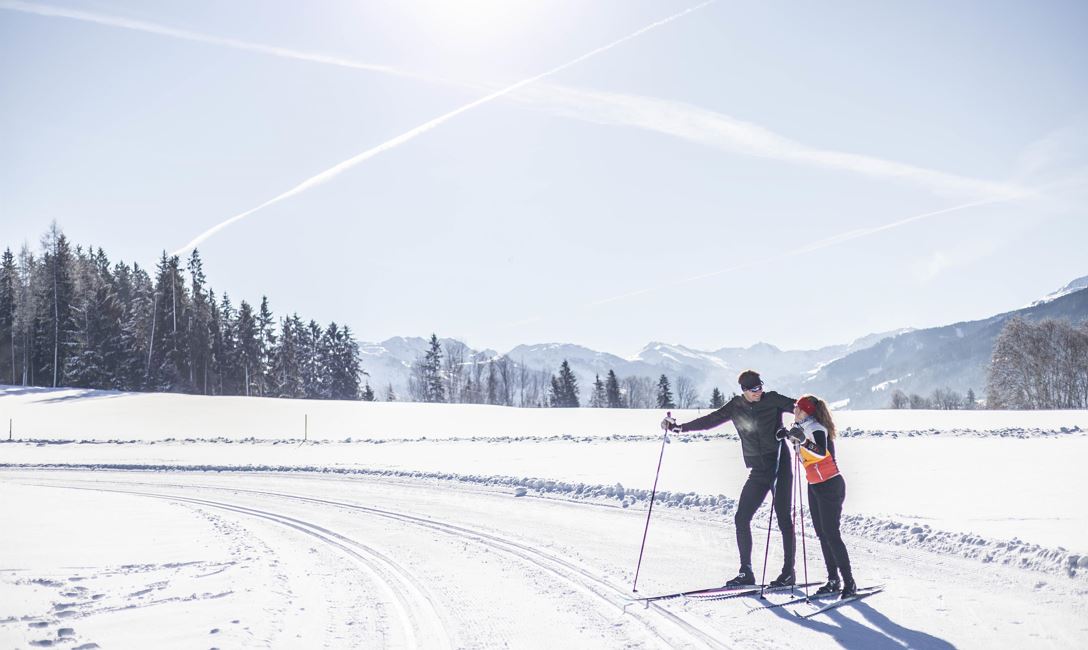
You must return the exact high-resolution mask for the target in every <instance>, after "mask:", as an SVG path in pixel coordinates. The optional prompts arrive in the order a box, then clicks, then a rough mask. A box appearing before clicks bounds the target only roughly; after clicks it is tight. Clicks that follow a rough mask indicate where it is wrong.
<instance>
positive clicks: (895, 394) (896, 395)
mask: <svg viewBox="0 0 1088 650" xmlns="http://www.w3.org/2000/svg"><path fill="white" fill-rule="evenodd" d="M889 406H890V407H891V408H893V409H908V408H910V398H909V397H907V394H906V393H904V392H903V391H901V390H899V389H898V388H896V389H895V390H893V391H892V401H891V403H890V404H889Z"/></svg>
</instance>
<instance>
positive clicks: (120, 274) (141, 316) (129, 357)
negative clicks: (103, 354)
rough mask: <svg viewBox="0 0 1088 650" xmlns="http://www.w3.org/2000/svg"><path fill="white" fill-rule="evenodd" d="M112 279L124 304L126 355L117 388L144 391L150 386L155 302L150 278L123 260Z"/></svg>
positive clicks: (123, 349)
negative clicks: (149, 375)
mask: <svg viewBox="0 0 1088 650" xmlns="http://www.w3.org/2000/svg"><path fill="white" fill-rule="evenodd" d="M113 278H114V283H115V286H116V290H117V296H118V301H119V302H120V303H121V349H122V351H123V356H122V358H121V361H120V369H119V371H118V384H119V386H118V388H122V389H124V390H144V389H146V388H148V385H147V378H148V374H149V361H150V351H151V324H152V308H153V303H154V289H153V288H152V286H151V278H150V276H148V275H147V272H146V271H144V270H143V269H142V268H140V265H139V264H133V265H132V268H131V269H129V267H128V266H126V265H125V264H124V263H118V264H117V266H115V267H114V272H113Z"/></svg>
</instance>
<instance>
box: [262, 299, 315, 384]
mask: <svg viewBox="0 0 1088 650" xmlns="http://www.w3.org/2000/svg"><path fill="white" fill-rule="evenodd" d="M302 327H303V326H302V321H301V320H299V317H298V314H295V315H294V316H292V317H290V318H284V319H283V322H282V323H280V336H279V345H278V346H276V350H275V353H274V354H273V355H272V371H271V377H270V381H271V384H272V394H273V395H275V396H276V397H303V396H305V394H306V393H305V391H304V390H303V386H302V376H301V373H300V371H299V355H300V349H299V348H300V345H299V344H300V342H299V332H300V331H301V330H302Z"/></svg>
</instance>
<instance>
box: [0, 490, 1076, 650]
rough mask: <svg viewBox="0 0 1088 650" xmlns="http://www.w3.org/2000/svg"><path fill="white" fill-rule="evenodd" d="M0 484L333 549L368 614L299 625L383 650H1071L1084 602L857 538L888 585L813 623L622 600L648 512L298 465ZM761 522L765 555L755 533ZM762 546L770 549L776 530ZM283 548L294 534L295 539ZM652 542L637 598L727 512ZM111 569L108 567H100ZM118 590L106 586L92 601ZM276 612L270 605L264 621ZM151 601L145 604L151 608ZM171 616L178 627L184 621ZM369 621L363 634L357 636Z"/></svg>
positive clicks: (696, 577)
mask: <svg viewBox="0 0 1088 650" xmlns="http://www.w3.org/2000/svg"><path fill="white" fill-rule="evenodd" d="M0 484H2V485H3V487H4V488H9V491H10V489H12V488H19V489H25V490H39V491H48V492H49V493H51V494H79V495H83V498H88V499H92V500H95V501H92V503H98V501H101V502H102V504H103V505H102V507H103V508H107V509H108V508H109V507H110V506H109V505H108V498H109V497H110V496H117V497H125V498H130V499H138V500H141V502H147V503H161V504H165V505H168V506H169V507H171V508H174V509H179V508H180V509H184V510H185V511H186V512H188V513H189V514H191V515H201V516H205V515H207V516H210V513H215V515H217V516H221V517H228V518H230V519H231V520H232V521H233V524H232V525H236V526H239V527H241V528H244V529H247V530H249V529H250V528H251V527H252V526H254V525H256V522H260V525H264V526H271V527H274V528H276V529H279V530H281V531H283V532H282V536H283V537H282V538H274V539H272V540H270V541H268V544H266V545H267V546H271V547H272V549H273V551H276V550H277V549H278V548H283V549H287V550H290V552H291V555H292V556H293V557H295V558H296V559H297V561H299V562H302V561H305V560H306V557H305V556H306V555H307V554H312V553H314V548H313V546H314V545H315V544H316V545H317V547H319V549H325V551H324V552H326V553H329V554H335V555H339V556H340V557H341V559H342V562H343V568H342V570H340V571H341V575H340V576H339V577H340V579H342V580H343V581H345V582H347V583H349V584H354V585H358V586H359V590H360V591H361V592H362V593H361V594H355V596H354V597H356V599H358V598H361V597H365V598H366V599H368V601H367V602H369V603H370V604H371V605H372V607H371V609H372V610H373V612H374V616H372V617H371V620H370V621H369V622H367V621H364V620H363V617H362V615H363V614H365V612H361V610H358V608H357V605H356V606H355V609H354V610H352V608H351V607H348V606H347V605H346V603H347V600H345V607H344V609H345V610H350V611H348V612H347V613H340V614H336V615H335V616H339V618H335V616H333V614H330V615H329V616H330V617H332V618H333V619H335V620H330V622H329V623H328V624H327V625H326V626H325V627H326V628H327V629H325V628H323V629H322V630H321V634H319V635H318V636H316V637H315V636H313V635H312V634H311V635H310V636H309V637H305V638H304V640H305V641H306V643H307V646H309V647H347V646H346V645H345V637H344V636H343V635H342V634H341V632H342V631H343V630H345V629H348V630H352V633H353V634H361V635H362V636H361V637H351V638H352V639H353V640H352V643H355V642H357V641H364V642H368V643H371V644H374V645H376V646H379V647H390V648H409V647H420V648H422V647H427V648H432V647H436V648H440V647H447V648H453V647H457V648H460V647H477V648H488V647H511V648H513V647H518V648H521V647H529V648H535V647H541V648H543V647H556V645H557V644H559V645H563V644H574V645H578V646H579V647H601V648H613V647H625V648H626V647H631V648H739V647H756V648H772V647H796V648H806V649H808V648H834V647H849V648H854V647H858V648H860V647H886V648H896V647H899V648H901V647H912V648H913V647H920V648H940V649H945V648H953V647H1012V645H1017V646H1018V647H1022V646H1025V645H1026V646H1028V647H1071V646H1069V645H1068V644H1069V643H1073V644H1074V645H1076V643H1075V641H1076V640H1077V639H1078V638H1083V637H1084V634H1085V630H1084V629H1083V628H1084V627H1085V626H1083V625H1082V624H1080V623H1077V622H1075V621H1077V620H1079V615H1080V614H1083V613H1084V611H1085V598H1084V590H1083V588H1082V587H1081V586H1080V585H1081V581H1080V580H1067V581H1065V582H1064V583H1063V582H1062V580H1061V579H1055V578H1053V576H1046V575H1042V574H1038V573H1034V572H1031V571H1025V570H1019V569H1015V568H1009V567H993V566H987V565H985V564H983V563H980V562H978V561H972V560H966V559H963V558H955V557H946V556H940V555H936V554H932V553H927V552H923V551H918V550H916V549H904V548H899V547H893V546H888V545H883V544H879V543H876V542H869V541H866V540H862V539H849V540H848V543H849V544H850V545H851V550H852V552H855V550H856V552H855V558H856V559H855V562H856V564H857V566H858V569H859V571H860V572H861V575H862V576H864V578H863V579H864V580H865V581H866V582H871V583H884V582H887V583H888V584H889V591H888V592H886V593H884V594H882V595H881V596H879V597H878V598H874V599H866V600H864V601H861V602H859V603H857V604H856V605H851V606H847V607H842V608H839V609H837V610H834V611H832V612H828V613H826V614H824V615H821V616H818V617H815V618H814V619H810V620H801V619H797V618H796V617H795V616H794V615H793V614H792V613H790V612H789V611H786V608H779V609H777V610H769V611H764V612H757V613H754V614H753V615H752V616H746V615H745V614H746V613H747V612H748V611H749V608H751V607H753V606H755V605H756V604H757V603H760V602H765V601H759V600H758V599H756V598H738V599H733V600H725V601H713V600H712V599H690V600H683V599H681V600H672V601H666V602H662V603H651V604H650V605H649V606H645V605H644V604H643V603H639V602H632V600H631V599H632V597H633V596H635V594H632V593H631V591H630V578H631V571H632V570H633V558H634V557H635V554H637V541H638V538H639V537H638V536H639V535H640V534H641V524H642V521H643V520H644V516H645V510H643V509H636V508H630V509H625V508H622V507H618V506H615V505H606V504H601V503H592V502H585V501H581V502H572V501H568V500H565V499H562V498H550V497H542V496H536V497H534V496H528V497H523V498H515V497H514V495H513V494H512V493H511V491H510V490H509V489H506V488H501V487H500V488H491V487H486V486H479V485H464V484H460V483H457V482H454V481H443V480H439V479H411V478H392V479H391V478H386V477H365V476H363V477H343V476H337V475H329V474H322V473H305V472H291V473H261V472H241V473H230V472H208V471H171V472H168V473H167V472H156V471H105V470H87V469H83V470H79V471H71V470H64V469H49V470H26V469H7V470H3V471H0ZM96 495H97V496H96ZM44 514H45V516H47V517H53V516H61V517H63V516H64V515H63V513H54V512H49V513H44ZM134 516H138V514H137V515H134ZM754 533H755V536H756V542H757V546H759V547H760V549H761V550H762V543H763V537H762V534H761V531H760V530H758V529H756V530H755V531H754ZM277 540H278V541H277ZM291 540H293V541H291ZM771 541H772V546H771V549H772V551H771V556H772V562H774V561H775V555H776V551H778V550H779V547H778V541H777V537H775V538H774V539H772V540H771ZM811 541H814V540H811ZM289 543H290V544H296V546H294V547H291V548H290V549H288V545H289ZM247 544H248V542H247ZM248 546H249V547H251V548H254V549H256V548H258V544H256V543H253V544H248ZM809 547H810V550H811V549H812V548H815V547H814V545H813V544H809ZM299 549H301V550H302V551H303V552H299ZM307 549H308V550H307ZM284 552H286V550H285V551H284ZM647 552H648V553H650V555H648V558H649V562H648V563H646V564H645V565H644V567H643V571H644V577H643V578H642V579H640V587H641V589H640V591H641V592H644V593H654V592H659V591H668V590H674V589H676V588H683V587H699V586H705V585H706V584H712V583H713V582H714V581H716V580H720V579H722V578H724V577H726V576H728V574H729V573H730V572H731V571H732V570H733V569H734V568H735V567H733V564H734V562H735V561H734V560H733V555H734V552H735V551H734V548H733V529H732V526H731V525H730V523H729V522H727V521H722V520H721V518H720V517H714V518H711V517H707V516H704V515H701V514H700V513H697V512H690V511H675V510H670V509H663V510H662V511H661V513H660V516H659V513H658V511H657V510H655V512H654V521H653V523H652V524H651V531H650V543H649V546H648V549H647ZM299 556H302V557H301V558H300V557H299ZM58 561H59V562H61V563H63V561H64V560H63V559H60V560H58ZM210 561H211V560H210V559H209V562H210ZM227 564H229V563H227ZM819 565H820V562H819V560H818V558H815V557H810V558H809V571H810V578H812V579H814V580H815V579H819V578H820V577H822V576H821V574H820V566H819ZM228 570H229V571H231V572H233V578H232V581H233V582H232V583H231V587H232V591H233V592H234V594H233V595H230V594H228V595H226V596H224V597H222V598H220V602H222V603H223V606H224V607H228V606H229V602H231V598H235V597H237V596H238V595H240V594H242V593H246V592H250V591H255V590H257V589H259V588H260V585H257V584H256V583H254V584H252V585H249V584H248V582H249V578H248V577H247V575H248V574H247V573H246V572H244V571H242V567H241V566H233V567H228ZM111 571H114V568H113V567H106V569H105V570H103V571H101V573H103V574H105V573H109V572H111ZM294 571H295V572H294V573H292V574H291V575H293V576H298V575H300V573H299V572H300V571H303V572H304V571H309V569H295V570H294ZM798 571H799V573H800V571H801V566H800V564H799V566H798ZM13 575H14V574H13ZM17 577H18V578H20V579H23V580H24V581H25V579H26V578H32V579H33V578H38V579H53V577H54V576H34V575H32V574H26V575H24V574H20V575H19V576H17ZM800 577H801V576H800V575H799V578H800ZM644 581H645V582H644ZM1066 583H1068V584H1066ZM0 586H2V585H0ZM289 586H290V585H289ZM651 590H652V591H651ZM326 595H327V597H328V598H330V599H332V601H336V600H337V599H338V598H341V595H342V592H341V591H336V590H334V589H333V588H331V587H330V591H329V593H328V594H326ZM119 596H120V595H119ZM299 596H300V594H294V595H293V596H292V598H294V600H293V602H294V604H295V605H296V606H297V605H298V604H299V602H302V603H303V604H304V605H305V606H306V609H307V613H306V614H303V615H302V616H303V619H302V620H305V616H308V615H309V614H308V612H312V611H313V609H314V608H316V607H321V606H322V605H321V604H320V603H319V602H316V601H315V602H309V601H306V600H305V599H302V600H301V601H300V600H299ZM110 598H111V596H110V595H109V594H107V597H106V599H104V600H103V601H102V602H103V603H108V602H110ZM345 598H346V597H345ZM776 598H778V599H785V598H786V596H785V595H784V594H781V595H770V600H771V601H773V600H774V599H776ZM160 600H161V599H160ZM157 602H158V601H157ZM167 606H168V605H167ZM164 607H165V606H164ZM276 607H279V606H278V605H275V604H273V605H271V606H266V607H265V608H264V610H262V612H267V613H268V615H269V616H271V615H272V613H273V610H276ZM285 607H286V605H284V606H283V607H279V609H281V610H282V609H284V608H285ZM118 609H122V608H120V607H113V608H112V609H107V608H105V607H102V608H99V609H93V608H89V609H87V610H86V611H85V612H84V613H83V614H81V615H80V616H79V617H76V618H74V619H64V620H63V621H61V620H57V619H56V617H55V615H54V613H53V612H49V611H41V612H40V615H38V616H36V617H32V618H22V617H20V618H19V619H18V620H10V618H11V617H9V620H6V621H5V620H4V618H5V616H6V615H8V614H9V612H6V611H0V639H4V640H6V639H7V638H8V636H11V637H12V638H16V639H20V638H23V639H27V640H28V642H29V641H32V640H34V639H35V638H37V637H35V636H34V631H30V632H27V631H25V628H26V626H28V625H31V624H33V625H41V626H42V629H43V630H44V631H48V630H51V629H54V628H55V627H57V626H60V625H65V626H68V625H71V626H73V627H75V629H76V630H77V632H78V631H80V630H90V631H92V632H97V631H98V627H97V626H96V623H95V621H96V620H97V619H96V618H95V617H109V616H111V615H112V614H111V612H113V611H115V610H118ZM154 609H155V608H147V609H146V610H139V611H146V613H147V614H148V615H151V614H154ZM276 611H279V610H276ZM534 619H539V620H534ZM171 620H172V621H173V622H172V623H171V625H182V626H183V625H185V624H186V623H185V622H184V620H183V619H181V620H179V619H178V618H177V617H173V618H172V619H171ZM366 625H370V628H367V630H369V631H368V632H367V634H369V636H368V635H367V634H364V633H363V628H364V627H366ZM1062 625H1064V626H1065V627H1064V628H1063V627H1062ZM345 626H347V627H345ZM315 627H320V626H316V625H315ZM17 634H25V636H23V637H19V636H17ZM220 634H222V632H220ZM284 634H287V631H280V636H278V637H277V636H274V635H271V633H269V635H266V636H260V635H257V637H256V638H253V639H249V640H248V642H247V640H246V639H244V638H243V639H242V642H241V643H239V644H237V645H240V646H242V647H254V646H262V645H268V644H272V645H276V644H282V643H284V642H285V639H289V638H290V636H286V637H285V636H283V635H284ZM5 635H7V636H5ZM972 636H974V637H977V638H974V639H972ZM54 638H55V637H54ZM84 638H85V639H87V640H89V641H92V642H97V643H99V644H100V645H102V647H106V643H104V641H110V638H109V637H108V636H98V637H95V636H93V635H89V636H87V637H84ZM226 640H227V639H221V640H220V641H219V642H220V643H222V642H225V641H226ZM976 641H977V645H976ZM1004 644H1011V645H1004ZM17 645H18V644H17ZM112 645H117V644H112ZM224 645H232V644H229V643H224ZM120 647H125V646H124V644H120Z"/></svg>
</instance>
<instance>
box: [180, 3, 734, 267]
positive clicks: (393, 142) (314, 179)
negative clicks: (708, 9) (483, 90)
mask: <svg viewBox="0 0 1088 650" xmlns="http://www.w3.org/2000/svg"><path fill="white" fill-rule="evenodd" d="M715 1H716V0H707V1H706V2H703V3H700V4H697V5H695V6H694V7H690V8H688V9H685V10H684V11H681V12H680V13H676V14H673V15H671V16H669V17H668V18H662V19H661V20H658V21H657V22H654V23H651V24H649V25H647V26H645V27H643V28H642V29H639V30H636V31H634V32H631V33H630V34H628V35H627V36H624V37H623V38H620V39H617V40H615V41H612V42H611V43H609V44H607V45H602V46H601V47H598V48H597V49H595V50H591V51H589V52H587V53H585V54H583V55H582V56H579V57H578V58H575V59H572V60H570V61H567V62H566V63H564V64H562V65H558V66H556V67H554V68H552V69H550V70H547V71H545V72H541V73H540V74H537V75H534V76H532V77H529V78H527V79H522V80H521V81H519V82H517V83H514V84H511V85H509V86H506V87H505V88H501V89H499V90H496V91H494V92H492V93H489V94H487V95H484V96H483V97H481V98H479V99H477V100H474V101H471V102H469V103H467V104H465V105H464V106H462V107H460V108H458V109H455V110H453V111H450V112H449V113H446V114H444V115H440V116H438V117H436V118H434V119H433V120H430V121H428V122H424V123H423V124H420V125H419V126H417V127H415V128H414V129H411V130H410V131H406V132H404V133H402V134H400V135H398V136H396V137H395V138H392V139H390V140H386V141H385V142H383V143H381V144H379V145H377V146H375V147H371V148H370V149H367V150H366V151H364V152H362V153H360V154H357V155H355V156H352V157H351V158H348V159H347V160H345V161H343V162H341V163H339V164H337V165H334V166H333V167H330V168H329V169H326V170H325V171H323V172H321V173H320V174H317V175H315V176H311V177H310V178H307V179H306V180H304V181H302V182H301V183H299V184H298V185H296V186H295V187H293V188H291V189H289V190H287V191H286V192H284V193H283V194H280V195H278V196H275V197H273V198H271V199H269V200H267V201H265V202H264V203H262V204H260V205H258V206H257V207H255V208H250V209H249V210H246V211H245V212H242V213H239V214H236V215H234V216H233V217H231V218H229V219H227V220H226V221H223V222H221V223H218V224H216V225H214V226H212V227H211V228H209V229H208V230H205V231H204V232H202V233H200V234H199V235H197V236H196V238H194V239H193V240H192V241H191V242H189V243H188V244H186V245H185V246H182V247H181V248H179V249H178V250H176V251H174V252H173V253H171V255H181V254H183V253H186V252H188V251H190V250H192V249H194V248H196V247H197V246H199V245H200V244H201V243H203V242H204V241H206V240H207V239H208V238H209V237H212V236H213V235H215V234H216V233H218V232H219V231H221V230H223V229H224V228H226V227H228V226H230V225H231V224H234V223H237V222H239V221H241V220H242V219H245V218H246V217H248V216H250V215H251V214H253V213H255V212H259V211H260V210H263V209H264V208H267V207H269V206H271V205H274V204H276V203H279V202H280V201H283V200H284V199H289V198H291V197H292V196H296V195H298V194H301V193H303V192H305V191H306V190H308V189H311V188H314V187H317V186H318V185H321V184H322V183H325V182H327V181H329V180H332V179H333V178H335V177H337V176H339V175H340V174H342V173H344V172H345V171H347V170H349V169H351V168H352V167H355V166H356V165H358V164H359V163H361V162H364V161H366V160H369V159H371V158H373V157H374V156H377V155H378V154H380V153H382V152H384V151H388V150H390V149H393V148H395V147H398V146H400V145H402V144H404V143H405V142H408V141H409V140H413V139H415V138H416V137H418V136H421V135H423V134H424V133H426V132H428V131H430V130H431V129H433V128H435V127H437V126H441V125H442V124H444V123H446V122H448V121H450V120H452V119H453V118H455V117H457V116H458V115H460V114H461V113H464V112H466V111H470V110H472V109H474V108H476V107H477V106H481V105H483V104H486V103H488V102H490V101H493V100H495V99H498V98H499V97H502V96H503V95H508V94H510V93H512V92H514V91H516V90H518V89H519V88H523V87H525V86H528V85H529V84H531V83H534V82H536V81H539V80H541V79H543V78H545V77H548V76H551V75H554V74H556V73H558V72H562V71H563V70H566V69H567V68H569V67H571V66H574V65H577V64H579V63H581V62H582V61H585V60H586V59H588V58H590V57H593V56H596V55H598V54H600V53H602V52H606V51H608V50H611V49H612V48H614V47H616V46H618V45H621V44H623V43H626V42H627V41H629V40H631V39H633V38H637V37H639V36H641V35H642V34H645V33H646V32H648V31H650V30H652V29H656V28H658V27H661V26H662V25H666V24H668V23H671V22H672V21H674V20H676V19H678V18H682V17H684V16H686V15H687V14H690V13H691V12H693V11H697V10H699V9H702V8H703V7H705V6H707V5H710V4H713V3H714V2H715Z"/></svg>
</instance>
